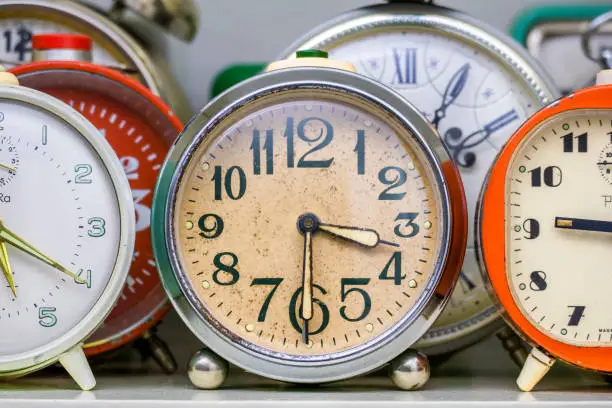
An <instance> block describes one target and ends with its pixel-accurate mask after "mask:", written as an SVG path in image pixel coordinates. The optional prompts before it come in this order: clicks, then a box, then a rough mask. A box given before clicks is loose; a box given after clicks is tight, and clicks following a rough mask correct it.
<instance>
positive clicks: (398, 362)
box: [389, 349, 430, 390]
mask: <svg viewBox="0 0 612 408" xmlns="http://www.w3.org/2000/svg"><path fill="white" fill-rule="evenodd" d="M429 373H430V368H429V360H428V359H427V357H426V356H425V355H424V354H422V353H419V352H418V351H416V350H412V349H409V350H406V351H405V352H404V353H403V354H401V355H400V356H399V357H396V358H395V360H393V361H392V362H391V366H390V368H389V377H391V380H393V382H394V383H395V385H396V386H397V387H398V388H400V389H402V390H417V389H419V388H421V387H422V386H423V385H425V383H426V382H427V380H429Z"/></svg>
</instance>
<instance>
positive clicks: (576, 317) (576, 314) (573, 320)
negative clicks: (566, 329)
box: [567, 306, 586, 326]
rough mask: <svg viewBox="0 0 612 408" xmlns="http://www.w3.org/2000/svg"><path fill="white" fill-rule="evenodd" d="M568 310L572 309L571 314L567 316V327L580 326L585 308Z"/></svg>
mask: <svg viewBox="0 0 612 408" xmlns="http://www.w3.org/2000/svg"><path fill="white" fill-rule="evenodd" d="M568 307H569V308H573V309H574V310H572V314H571V315H569V318H570V319H569V322H567V325H568V326H578V324H580V320H581V319H582V317H583V316H584V309H586V306H568Z"/></svg>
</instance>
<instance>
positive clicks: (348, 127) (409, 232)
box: [174, 94, 445, 355]
mask: <svg viewBox="0 0 612 408" xmlns="http://www.w3.org/2000/svg"><path fill="white" fill-rule="evenodd" d="M398 133H399V132H398V130H397V129H394V128H393V127H391V126H389V125H388V124H387V123H386V122H385V121H383V120H382V118H381V117H380V113H378V115H373V114H371V113H369V112H367V111H366V110H364V108H363V107H361V106H358V105H357V106H354V105H353V104H347V103H338V102H335V101H333V100H325V99H324V98H320V97H317V96H315V95H314V94H312V95H311V96H310V98H304V97H300V98H299V100H294V99H292V100H291V101H289V100H285V101H282V102H281V101H275V102H273V103H270V102H267V103H265V104H261V105H260V106H259V107H258V108H257V109H253V110H252V111H251V112H249V113H246V112H245V113H243V116H242V117H241V118H240V119H239V120H238V121H236V123H234V124H233V125H232V126H231V127H229V128H228V129H226V130H224V131H223V132H222V133H221V134H219V135H218V137H217V138H216V140H215V143H214V144H203V145H202V146H201V147H200V148H199V149H198V150H197V151H196V152H195V153H194V156H193V159H192V160H191V162H190V163H189V165H188V166H187V168H186V170H185V175H184V176H183V179H182V182H181V185H180V187H179V193H178V197H177V207H176V212H175V219H174V229H175V231H176V234H177V235H176V237H177V238H176V239H177V246H178V247H179V248H180V249H179V251H180V252H179V253H180V257H181V259H182V263H183V264H184V265H185V267H186V272H187V278H188V279H189V282H190V285H191V287H192V288H193V290H194V291H195V292H196V294H197V296H198V298H199V299H200V301H201V302H202V303H203V304H204V306H205V307H206V309H207V310H208V312H209V313H211V314H212V315H213V316H214V318H215V320H217V321H218V322H219V324H221V325H222V326H223V327H224V328H225V329H226V330H228V331H229V332H231V333H232V334H233V335H237V336H240V337H241V338H243V339H244V340H246V341H247V342H249V343H251V344H252V345H254V346H258V347H260V348H262V349H263V350H265V352H268V353H271V352H282V353H289V354H306V355H325V354H331V353H335V352H339V351H343V350H346V349H349V348H352V347H356V346H358V345H360V344H363V343H366V342H368V341H370V340H372V339H374V338H376V337H378V336H380V335H381V334H382V333H384V332H385V331H387V330H389V329H390V328H392V327H393V326H394V325H396V324H397V323H398V321H400V320H401V319H402V318H404V316H405V314H406V312H407V311H409V310H410V309H411V308H412V307H413V306H414V304H415V302H416V301H418V299H419V297H420V296H421V295H422V293H423V291H424V290H425V289H426V288H427V285H428V282H429V279H430V277H431V272H432V271H433V268H434V266H435V262H436V261H435V260H436V259H437V256H438V251H439V249H438V248H439V247H440V244H441V234H440V233H439V231H440V229H444V228H445V225H440V224H441V223H443V222H444V221H443V220H442V219H441V216H440V211H441V208H440V206H439V204H438V203H439V202H440V199H441V197H440V195H439V193H438V190H437V187H436V186H435V185H433V183H434V181H433V174H432V171H431V169H430V168H428V167H427V165H426V163H424V162H423V161H422V159H421V157H420V155H421V152H420V151H419V150H417V148H416V146H414V145H413V144H410V143H407V142H406V141H405V140H407V139H409V137H410V136H409V135H408V134H406V133H405V132H404V134H400V135H398ZM309 213H312V214H316V217H318V219H319V220H320V222H322V223H326V224H334V225H341V226H351V227H355V228H368V229H373V230H375V231H376V232H377V233H378V234H379V236H380V238H381V239H383V240H386V241H389V244H381V245H379V246H377V247H376V248H365V247H363V246H360V245H358V244H356V243H354V242H350V241H347V240H343V239H339V238H337V237H334V236H332V235H329V234H325V233H324V231H323V230H321V231H317V232H316V233H314V234H313V237H312V241H313V242H312V268H313V271H312V274H313V284H312V288H313V289H312V290H313V294H312V296H313V298H314V300H313V301H314V305H313V306H314V312H313V318H312V320H311V322H310V323H309V332H308V338H309V340H308V341H303V339H302V330H303V328H302V325H303V321H302V319H301V318H300V308H301V304H300V302H301V298H302V296H303V287H302V258H303V253H302V252H303V246H304V243H303V237H302V234H301V233H300V231H299V230H298V228H297V227H296V223H297V221H298V219H299V217H300V216H301V215H304V214H309ZM237 214H240V215H239V216H236V215H237ZM245 239H248V242H249V245H243V243H244V242H245Z"/></svg>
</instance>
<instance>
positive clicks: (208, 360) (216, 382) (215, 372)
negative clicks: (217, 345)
mask: <svg viewBox="0 0 612 408" xmlns="http://www.w3.org/2000/svg"><path fill="white" fill-rule="evenodd" d="M228 370H229V364H228V363H227V361H225V360H224V359H222V358H221V357H219V356H218V355H216V354H215V353H213V352H212V351H211V350H210V349H202V350H199V351H198V352H196V353H195V354H194V355H193V357H191V360H190V361H189V367H188V368H187V375H188V376H189V379H190V380H191V383H192V384H193V385H194V386H196V387H197V388H201V389H205V390H213V389H216V388H219V387H220V386H221V385H222V384H223V383H224V382H225V379H226V378H227V372H228Z"/></svg>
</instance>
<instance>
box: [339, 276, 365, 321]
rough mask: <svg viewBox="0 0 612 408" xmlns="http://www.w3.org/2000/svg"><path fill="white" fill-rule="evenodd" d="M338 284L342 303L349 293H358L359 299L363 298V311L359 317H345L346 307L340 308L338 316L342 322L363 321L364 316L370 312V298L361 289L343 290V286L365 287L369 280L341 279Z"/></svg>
mask: <svg viewBox="0 0 612 408" xmlns="http://www.w3.org/2000/svg"><path fill="white" fill-rule="evenodd" d="M340 283H341V290H340V300H341V301H342V302H344V301H345V299H346V298H347V296H348V295H349V294H350V293H351V292H356V293H359V294H360V295H361V297H362V298H363V311H362V312H361V314H360V315H359V316H357V317H349V316H347V314H346V306H342V307H341V308H340V316H342V318H343V319H344V320H347V321H349V322H358V321H360V320H363V319H365V318H366V316H367V315H368V314H369V313H370V310H371V309H372V299H371V298H370V295H368V293H367V292H366V291H365V290H363V289H361V288H350V289H348V290H345V286H358V285H367V284H368V283H370V279H369V278H342V280H341V281H340Z"/></svg>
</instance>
